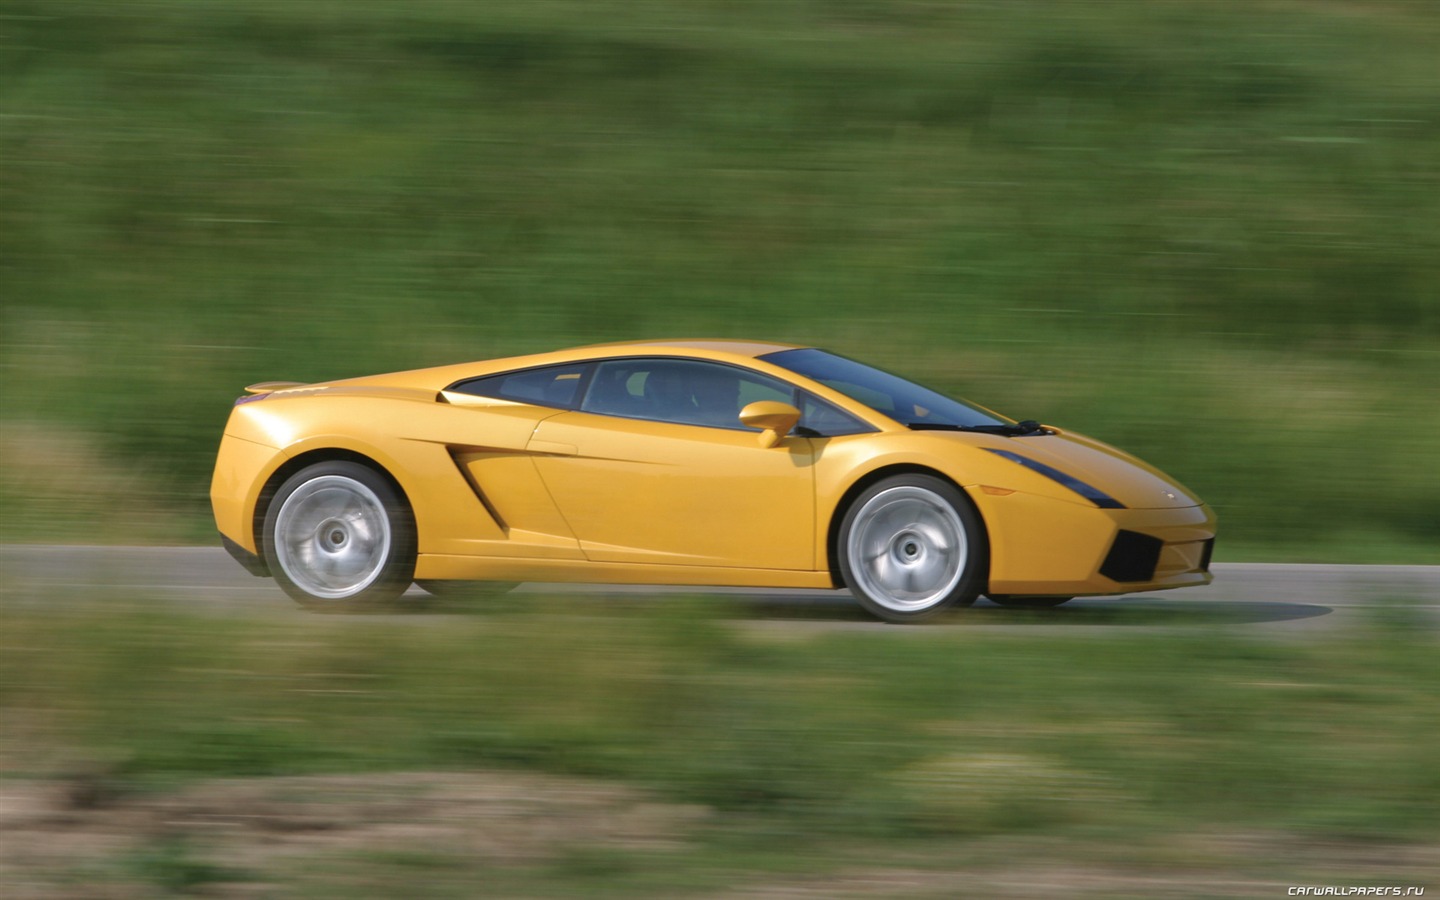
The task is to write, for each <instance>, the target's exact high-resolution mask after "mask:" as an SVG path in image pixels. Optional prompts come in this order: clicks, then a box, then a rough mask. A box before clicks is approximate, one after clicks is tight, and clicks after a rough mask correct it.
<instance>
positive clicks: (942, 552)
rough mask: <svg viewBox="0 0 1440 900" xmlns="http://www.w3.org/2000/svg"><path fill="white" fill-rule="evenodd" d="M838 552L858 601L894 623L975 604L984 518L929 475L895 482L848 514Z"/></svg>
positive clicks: (985, 550)
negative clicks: (982, 519)
mask: <svg viewBox="0 0 1440 900" xmlns="http://www.w3.org/2000/svg"><path fill="white" fill-rule="evenodd" d="M836 549H837V556H838V561H839V563H840V572H841V574H842V576H843V577H844V579H845V584H846V585H848V586H849V588H850V591H851V593H853V594H854V595H855V599H856V600H857V601H859V603H860V605H861V606H863V607H864V608H865V609H866V611H868V612H869V613H870V614H872V615H874V616H876V617H878V618H881V619H884V620H885V621H887V622H896V623H908V622H920V621H923V620H925V619H929V618H932V617H933V616H936V615H938V614H939V613H941V612H943V611H944V610H946V609H950V608H952V607H957V606H969V605H971V604H972V603H974V602H975V598H976V597H978V596H979V595H980V591H981V590H982V589H983V588H984V586H985V577H986V572H987V571H988V568H989V559H990V550H989V544H988V541H987V540H986V536H985V526H984V523H983V522H982V521H981V519H980V514H979V513H977V512H976V511H975V507H974V506H972V505H971V503H970V501H969V499H968V498H966V497H965V495H964V494H962V493H961V492H960V490H959V489H958V488H956V487H955V486H954V485H952V484H950V483H949V482H948V481H944V480H942V479H940V478H936V477H934V476H931V475H896V476H893V477H891V478H886V479H884V480H882V481H878V482H876V483H875V484H873V485H871V486H870V487H868V488H866V489H865V490H864V491H863V492H861V494H860V495H859V496H858V497H856V498H855V500H854V502H852V503H851V504H850V506H849V508H848V509H846V510H845V516H844V518H843V519H842V520H841V523H840V534H839V545H838V547H837V548H836Z"/></svg>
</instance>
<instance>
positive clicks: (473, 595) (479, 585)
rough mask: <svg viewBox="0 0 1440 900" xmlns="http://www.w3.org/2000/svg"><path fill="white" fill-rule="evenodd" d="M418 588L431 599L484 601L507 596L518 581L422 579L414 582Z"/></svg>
mask: <svg viewBox="0 0 1440 900" xmlns="http://www.w3.org/2000/svg"><path fill="white" fill-rule="evenodd" d="M415 586H416V587H418V588H420V589H421V590H422V591H424V592H425V593H427V594H430V595H431V596H432V597H441V598H444V599H447V600H449V599H452V598H453V599H456V600H484V599H486V598H488V597H499V596H500V595H501V594H508V593H510V592H511V591H513V590H515V589H516V588H517V587H519V586H520V583H519V582H518V581H444V580H439V579H433V578H424V579H420V580H418V581H416V582H415Z"/></svg>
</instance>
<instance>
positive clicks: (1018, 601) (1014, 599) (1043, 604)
mask: <svg viewBox="0 0 1440 900" xmlns="http://www.w3.org/2000/svg"><path fill="white" fill-rule="evenodd" d="M985 596H986V597H987V598H988V599H989V600H990V602H991V603H994V604H996V605H997V606H1004V607H1007V608H1009V609H1053V608H1055V607H1057V606H1059V605H1060V604H1062V603H1069V602H1070V601H1071V600H1074V599H1075V598H1074V597H1018V596H1015V595H1012V594H986V595H985Z"/></svg>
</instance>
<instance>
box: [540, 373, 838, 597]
mask: <svg viewBox="0 0 1440 900" xmlns="http://www.w3.org/2000/svg"><path fill="white" fill-rule="evenodd" d="M793 398H794V388H793V387H791V386H790V385H787V384H785V383H784V382H781V381H779V380H777V379H774V378H771V377H769V376H766V375H761V374H759V373H756V372H751V371H749V370H747V369H741V368H738V367H736V366H729V365H725V364H720V363H712V362H707V361H701V360H687V359H676V358H673V357H670V358H646V359H619V360H605V361H602V362H599V363H597V364H596V368H595V371H594V373H593V375H592V378H591V381H590V384H589V385H588V390H587V391H586V394H585V398H584V400H583V402H582V403H581V404H580V409H579V410H576V411H572V412H566V413H562V414H560V415H557V416H554V417H551V418H548V419H546V420H544V421H542V422H540V423H539V424H538V425H537V426H536V429H535V433H534V436H533V438H532V440H531V442H530V445H529V449H530V450H531V451H532V452H533V453H534V454H535V456H534V459H535V465H536V467H537V468H538V470H539V471H540V475H541V478H542V479H543V480H544V482H545V484H546V486H547V487H549V489H550V494H551V496H552V497H553V498H554V500H555V504H556V506H557V507H559V509H560V511H561V514H562V515H564V517H565V519H566V521H567V522H568V523H569V525H570V528H571V530H572V531H573V532H574V534H575V535H576V537H577V538H578V539H579V541H580V547H581V549H582V550H583V552H584V553H585V555H586V557H587V558H589V559H592V560H596V561H604V562H621V563H627V562H628V563H637V564H640V563H643V564H659V565H682V566H714V567H732V568H736V567H738V568H761V569H790V570H813V568H814V566H815V486H814V466H813V463H814V448H813V446H812V443H811V441H810V440H809V439H807V438H803V437H796V436H793V435H792V436H790V437H787V438H785V439H784V440H782V441H781V442H780V443H779V444H778V445H776V446H774V447H768V448H767V447H763V446H761V443H760V440H759V432H758V431H756V430H752V429H747V428H745V427H744V426H742V425H741V424H740V422H739V418H738V416H739V411H740V409H741V408H743V406H744V405H745V404H746V403H749V402H753V401H754V400H762V399H764V400H782V401H784V402H787V403H789V402H793Z"/></svg>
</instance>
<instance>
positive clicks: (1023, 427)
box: [907, 419, 1050, 437]
mask: <svg viewBox="0 0 1440 900" xmlns="http://www.w3.org/2000/svg"><path fill="white" fill-rule="evenodd" d="M907 424H908V425H909V427H910V430H911V431H968V432H974V433H977V434H998V435H1001V436H1002V437H1024V436H1025V435H1027V434H1049V433H1050V432H1049V431H1047V430H1046V429H1045V426H1044V425H1041V424H1040V423H1039V422H1037V421H1035V420H1034V419H1026V420H1025V421H1023V422H1016V423H1014V424H1013V425H950V424H948V423H944V422H909V423H907Z"/></svg>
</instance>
